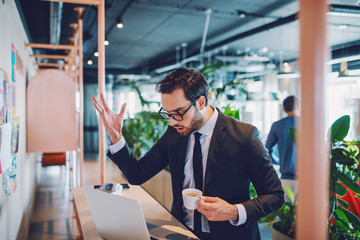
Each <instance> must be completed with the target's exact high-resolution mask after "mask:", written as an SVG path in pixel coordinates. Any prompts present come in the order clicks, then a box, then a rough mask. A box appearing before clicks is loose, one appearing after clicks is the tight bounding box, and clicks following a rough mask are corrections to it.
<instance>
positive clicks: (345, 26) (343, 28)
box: [338, 24, 348, 30]
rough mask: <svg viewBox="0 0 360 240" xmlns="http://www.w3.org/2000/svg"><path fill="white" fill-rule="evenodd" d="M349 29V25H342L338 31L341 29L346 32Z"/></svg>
mask: <svg viewBox="0 0 360 240" xmlns="http://www.w3.org/2000/svg"><path fill="white" fill-rule="evenodd" d="M347 27H348V25H346V24H342V25H339V26H338V29H339V30H345V29H347Z"/></svg>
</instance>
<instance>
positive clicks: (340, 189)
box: [335, 183, 347, 197]
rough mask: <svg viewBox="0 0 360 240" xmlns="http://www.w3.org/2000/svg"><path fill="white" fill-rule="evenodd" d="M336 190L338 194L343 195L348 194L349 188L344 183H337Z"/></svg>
mask: <svg viewBox="0 0 360 240" xmlns="http://www.w3.org/2000/svg"><path fill="white" fill-rule="evenodd" d="M335 192H336V194H337V195H340V196H341V197H343V196H345V195H346V193H347V190H346V188H345V187H344V186H343V185H342V184H340V183H336V185H335Z"/></svg>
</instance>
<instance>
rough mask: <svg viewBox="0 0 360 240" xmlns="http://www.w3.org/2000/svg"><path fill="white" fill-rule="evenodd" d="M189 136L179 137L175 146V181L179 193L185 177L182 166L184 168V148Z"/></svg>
mask: <svg viewBox="0 0 360 240" xmlns="http://www.w3.org/2000/svg"><path fill="white" fill-rule="evenodd" d="M188 139H189V137H180V138H179V142H178V147H177V153H176V156H177V158H176V168H177V169H176V170H175V172H176V174H178V177H176V179H178V180H179V182H177V185H178V186H177V190H178V191H180V194H181V192H182V190H183V183H184V178H185V173H184V168H185V157H186V148H187V143H188Z"/></svg>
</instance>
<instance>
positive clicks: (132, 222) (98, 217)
mask: <svg viewBox="0 0 360 240" xmlns="http://www.w3.org/2000/svg"><path fill="white" fill-rule="evenodd" d="M84 191H85V194H86V198H87V201H88V203H89V206H90V210H91V214H92V216H93V218H94V220H95V225H96V228H97V230H98V232H99V235H100V237H102V238H104V239H106V240H113V239H119V240H122V239H124V240H140V239H141V240H143V239H144V240H150V235H149V231H148V229H147V227H146V222H145V218H144V214H143V212H142V209H141V206H140V204H139V202H138V201H136V200H132V199H128V198H125V197H121V196H118V195H114V194H111V193H107V192H103V191H100V190H97V189H92V188H87V187H85V188H84Z"/></svg>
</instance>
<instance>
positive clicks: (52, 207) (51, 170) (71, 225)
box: [29, 155, 125, 240]
mask: <svg viewBox="0 0 360 240" xmlns="http://www.w3.org/2000/svg"><path fill="white" fill-rule="evenodd" d="M95 159H96V155H86V156H85V164H84V186H90V185H95V184H99V182H100V164H99V162H98V161H95ZM106 164H107V179H110V180H111V181H115V182H124V181H125V180H124V178H123V177H122V175H121V174H120V171H119V170H118V168H117V167H116V166H115V165H114V164H113V163H112V162H111V161H108V162H107V163H106ZM68 172H69V170H68V168H67V167H65V166H51V167H42V168H41V170H40V178H39V185H38V189H37V192H36V199H35V205H34V211H33V215H32V217H31V223H30V230H29V239H30V240H47V239H52V240H58V239H59V240H60V239H80V238H79V233H78V229H77V225H76V219H75V218H73V216H74V213H73V205H72V202H71V199H70V198H71V192H69V178H68V177H67V176H69V174H68ZM97 172H98V174H97Z"/></svg>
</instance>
